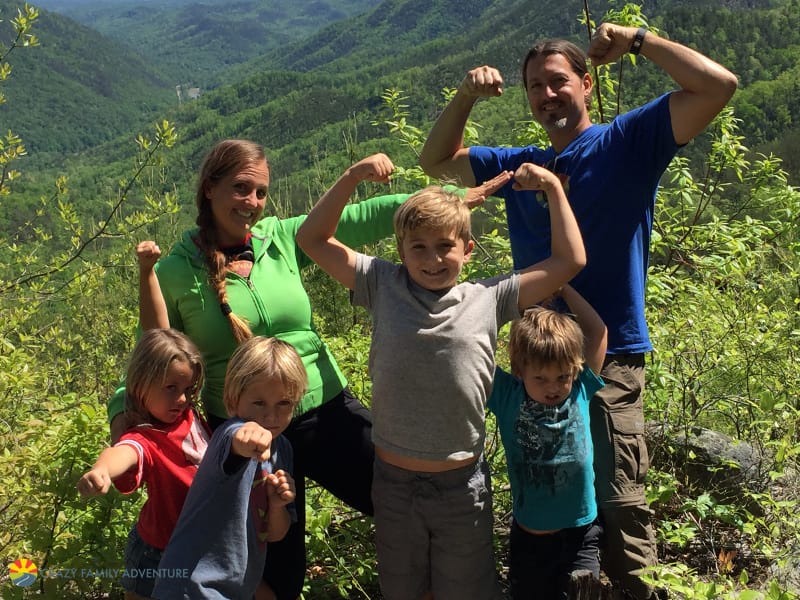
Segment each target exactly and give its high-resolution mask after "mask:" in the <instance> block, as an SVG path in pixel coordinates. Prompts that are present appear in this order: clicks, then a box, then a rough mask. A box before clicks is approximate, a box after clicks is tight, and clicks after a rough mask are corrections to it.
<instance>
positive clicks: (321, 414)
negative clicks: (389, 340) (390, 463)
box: [264, 388, 375, 600]
mask: <svg viewBox="0 0 800 600" xmlns="http://www.w3.org/2000/svg"><path fill="white" fill-rule="evenodd" d="M283 435H285V436H286V437H287V438H288V439H289V441H290V442H291V444H292V448H293V449H294V473H293V476H294V481H295V486H296V488H297V496H296V499H295V506H296V507H297V523H294V524H293V525H292V526H291V527H290V528H289V531H288V533H287V534H286V536H285V537H284V538H283V540H281V541H280V542H270V543H269V546H268V548H267V563H266V565H265V567H264V581H266V582H267V583H268V584H269V586H270V587H271V588H272V590H273V591H274V592H275V595H276V596H277V597H278V600H295V599H296V598H297V597H298V596H299V595H300V593H301V592H302V590H303V582H304V580H305V573H306V548H305V524H306V517H305V480H306V478H309V479H313V480H314V481H316V482H317V483H318V484H319V485H321V486H322V487H324V488H325V489H326V490H328V491H329V492H331V493H332V494H333V495H334V496H336V497H337V498H339V499H340V500H342V501H343V502H345V503H346V504H348V505H350V506H351V507H353V508H355V509H356V510H358V511H360V512H362V513H364V514H365V515H370V516H371V515H372V513H373V509H372V500H371V497H370V494H371V490H372V465H373V462H374V459H375V448H374V446H373V445H372V419H371V417H370V413H369V410H368V409H367V408H366V407H364V406H363V405H362V404H361V403H360V402H359V401H358V400H356V399H355V398H354V397H353V395H352V394H351V393H350V390H348V389H347V388H345V389H344V390H343V391H342V393H341V394H339V395H338V396H336V397H335V398H333V399H331V400H329V401H328V402H326V403H325V404H323V405H322V406H320V407H318V408H315V409H314V410H311V411H309V412H307V413H305V414H303V415H300V416H299V417H296V418H295V419H294V420H292V424H291V425H289V427H288V428H287V429H286V431H284V433H283Z"/></svg>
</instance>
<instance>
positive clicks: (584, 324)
mask: <svg viewBox="0 0 800 600" xmlns="http://www.w3.org/2000/svg"><path fill="white" fill-rule="evenodd" d="M561 297H562V298H563V299H564V302H566V303H567V306H569V309H570V310H571V311H572V314H574V315H575V319H576V320H577V321H578V325H580V326H581V330H583V336H584V340H585V342H584V346H585V347H584V359H585V360H586V364H587V365H589V368H590V369H591V370H592V371H594V372H595V373H600V371H601V369H602V368H603V362H604V361H605V358H606V348H607V346H608V330H607V329H606V324H605V323H604V322H603V319H601V318H600V315H598V314H597V311H596V310H595V309H594V308H593V307H592V305H591V304H589V303H588V302H587V301H586V299H585V298H584V297H583V296H581V295H580V294H579V293H578V292H577V291H576V290H575V288H573V287H572V286H571V285H565V286H564V287H563V289H562V290H561Z"/></svg>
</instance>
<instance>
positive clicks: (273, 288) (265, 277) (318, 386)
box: [108, 194, 409, 419]
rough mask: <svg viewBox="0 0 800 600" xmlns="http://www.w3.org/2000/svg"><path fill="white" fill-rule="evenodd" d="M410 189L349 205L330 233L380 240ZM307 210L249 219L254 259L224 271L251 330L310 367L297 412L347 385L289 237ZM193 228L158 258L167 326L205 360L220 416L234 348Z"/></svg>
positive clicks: (205, 395)
mask: <svg viewBox="0 0 800 600" xmlns="http://www.w3.org/2000/svg"><path fill="white" fill-rule="evenodd" d="M408 196H409V195H408V194H393V195H388V196H377V197H375V198H371V199H369V200H366V201H364V202H360V203H357V204H351V205H348V206H347V207H346V208H345V209H344V212H343V214H342V218H341V219H340V221H339V227H338V229H337V230H336V237H337V238H338V239H340V240H341V241H342V242H343V243H345V244H347V245H348V246H351V247H356V246H361V245H363V244H367V243H370V242H375V241H378V240H380V239H383V238H385V237H387V236H388V235H390V234H391V233H392V232H393V228H392V218H393V215H394V212H395V210H396V209H397V207H398V206H399V205H400V204H402V203H403V202H404V201H405V200H406V199H407V198H408ZM305 218H306V217H305V215H302V216H299V217H292V218H289V219H278V218H277V217H265V218H263V219H261V220H260V221H259V222H258V223H256V224H255V225H254V226H253V229H252V234H253V238H252V242H253V251H254V254H255V261H254V263H253V268H252V271H251V272H250V276H249V277H247V278H245V277H241V276H240V275H237V274H236V273H231V272H229V273H228V274H227V286H226V289H227V293H228V302H229V304H230V305H231V308H232V309H233V312H235V313H236V314H237V315H238V316H240V317H242V318H244V319H245V320H246V321H247V323H248V324H249V326H250V329H251V331H252V332H253V335H263V336H269V337H272V336H274V337H277V338H279V339H282V340H284V341H286V342H288V343H290V344H292V346H294V347H295V349H296V350H297V352H298V354H300V356H301V358H302V359H303V364H304V365H305V367H306V370H307V372H308V381H309V386H308V392H307V393H306V395H305V397H304V398H303V400H302V401H301V403H300V407H299V409H298V413H297V414H302V413H304V412H306V411H309V410H311V409H313V408H316V407H318V406H320V405H321V404H322V403H324V402H326V401H328V400H330V399H331V398H333V397H334V396H336V395H337V394H338V393H339V392H341V391H342V389H344V387H345V386H346V385H347V381H346V380H345V377H344V375H342V372H341V371H340V370H339V367H338V365H337V364H336V361H335V360H334V358H333V356H332V355H331V353H330V351H329V349H328V347H327V346H326V345H325V343H324V342H323V341H322V339H321V338H320V337H319V334H318V333H317V331H316V329H315V328H314V325H313V323H312V318H311V304H310V302H309V299H308V295H307V294H306V291H305V289H304V288H303V281H302V279H301V276H300V270H301V269H302V268H303V267H305V266H307V265H309V264H311V261H310V259H309V258H308V257H307V256H306V255H305V253H303V251H302V250H301V249H300V248H299V246H297V244H296V243H295V234H296V233H297V230H298V228H299V227H300V225H301V224H302V222H303V221H304V220H305ZM196 235H197V229H192V230H189V231H186V232H184V234H183V237H182V239H181V240H180V242H179V243H178V244H176V245H175V247H173V249H172V251H171V252H170V253H169V255H168V256H166V257H165V258H163V259H162V260H160V261H159V262H158V264H157V265H156V273H157V274H158V281H159V283H160V285H161V291H162V293H163V295H164V300H165V301H166V304H167V310H168V312H169V323H170V326H171V327H173V328H175V329H178V330H180V331H182V332H183V333H185V334H186V335H187V336H188V337H189V338H190V339H191V340H192V341H193V342H194V343H195V344H196V345H197V347H198V348H199V350H200V352H201V354H202V355H203V360H204V361H205V370H206V382H205V386H204V387H203V391H202V401H203V404H204V406H205V408H206V411H207V412H208V413H209V414H212V415H214V416H217V417H220V418H223V419H226V418H227V417H228V415H227V414H226V412H225V407H224V405H223V403H222V388H223V383H224V381H225V369H226V368H227V365H228V359H229V358H230V357H231V355H232V354H233V351H234V350H235V349H236V341H235V340H234V337H233V333H232V331H231V327H230V323H229V321H228V319H227V318H226V317H225V316H224V315H223V314H222V311H221V310H220V307H219V299H218V297H217V294H216V292H215V291H214V290H213V289H212V288H211V287H210V286H209V284H208V271H207V269H206V266H205V259H204V257H203V255H202V252H201V251H200V250H199V248H198V247H197V245H196V244H195V243H194V238H195V236H196ZM124 396H125V388H124V387H121V388H119V389H118V390H117V392H116V393H115V394H114V396H113V397H112V399H111V401H110V402H109V404H108V416H109V419H113V418H114V417H115V416H116V415H118V414H119V413H121V412H122V411H123V408H124Z"/></svg>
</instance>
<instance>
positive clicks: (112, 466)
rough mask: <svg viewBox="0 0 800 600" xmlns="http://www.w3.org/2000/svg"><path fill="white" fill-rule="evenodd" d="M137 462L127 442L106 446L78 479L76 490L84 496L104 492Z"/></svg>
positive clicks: (133, 451)
mask: <svg viewBox="0 0 800 600" xmlns="http://www.w3.org/2000/svg"><path fill="white" fill-rule="evenodd" d="M138 462H139V457H138V455H137V454H136V450H134V449H133V448H132V447H131V446H129V445H127V444H122V445H120V446H114V447H112V448H106V449H105V450H103V451H102V452H101V453H100V456H99V457H98V458H97V462H95V463H94V466H93V467H92V468H91V470H90V471H88V472H87V473H85V474H84V475H83V477H81V478H80V479H79V480H78V485H77V487H78V492H79V493H80V494H81V496H84V497H90V496H99V495H101V494H106V493H108V490H109V489H110V488H111V482H112V481H113V480H114V479H116V478H117V477H119V476H120V475H122V474H123V473H126V472H127V471H129V470H130V469H131V468H133V467H135V466H136V465H137V464H138Z"/></svg>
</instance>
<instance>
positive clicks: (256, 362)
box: [222, 336, 308, 416]
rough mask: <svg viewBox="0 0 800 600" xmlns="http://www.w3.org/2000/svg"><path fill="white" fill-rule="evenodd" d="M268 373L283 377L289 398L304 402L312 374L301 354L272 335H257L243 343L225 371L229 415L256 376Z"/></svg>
mask: <svg viewBox="0 0 800 600" xmlns="http://www.w3.org/2000/svg"><path fill="white" fill-rule="evenodd" d="M264 375H266V376H267V377H269V378H275V379H278V380H280V382H281V383H282V384H283V386H284V388H286V393H287V394H289V398H288V399H289V400H292V402H294V403H295V405H297V404H299V403H300V399H301V398H302V397H303V394H305V393H306V388H308V375H307V374H306V369H305V367H304V366H303V361H302V360H301V359H300V355H299V354H297V351H296V350H295V349H294V347H293V346H292V345H291V344H288V343H286V342H284V341H282V340H279V339H277V338H272V337H269V338H268V337H263V336H258V337H253V338H250V339H249V340H246V341H245V342H243V343H242V344H241V345H240V346H239V347H238V348H237V349H236V351H235V352H234V353H233V356H231V359H230V362H228V370H227V371H226V373H225V389H224V391H223V393H222V400H223V402H224V403H225V410H226V411H228V415H230V416H234V415H235V414H236V412H237V409H238V408H239V399H240V398H241V396H242V393H243V392H244V390H245V389H246V388H247V386H249V385H250V384H251V383H252V381H253V379H255V378H257V377H261V376H264Z"/></svg>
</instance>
